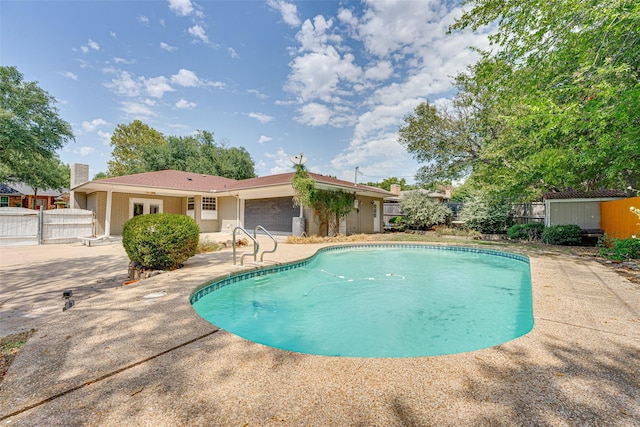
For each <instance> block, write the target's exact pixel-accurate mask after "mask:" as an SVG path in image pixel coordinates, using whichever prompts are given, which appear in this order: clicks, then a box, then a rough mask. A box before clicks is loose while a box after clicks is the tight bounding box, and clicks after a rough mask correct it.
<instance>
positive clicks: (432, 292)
mask: <svg viewBox="0 0 640 427" xmlns="http://www.w3.org/2000/svg"><path fill="white" fill-rule="evenodd" d="M191 303H192V305H193V308H194V309H195V311H196V312H197V313H198V314H199V315H200V316H201V317H203V318H204V319H206V320H208V321H209V322H211V323H213V324H214V325H216V326H218V327H220V328H222V329H225V330H227V331H229V332H232V333H234V334H236V335H239V336H241V337H243V338H246V339H248V340H251V341H255V342H258V343H261V344H265V345H268V346H271V347H276V348H280V349H285V350H290V351H295V352H302V353H311V354H318V355H328V356H350V357H418V356H435V355H443V354H454V353H461V352H467V351H472V350H477V349H481V348H486V347H491V346H494V345H497V344H501V343H504V342H506V341H510V340H512V339H514V338H517V337H519V336H522V335H524V334H526V333H527V332H529V331H530V330H531V329H532V327H533V313H532V301H531V276H530V269H529V259H528V258H527V257H525V256H522V255H517V254H512V253H509V252H500V251H493V250H485V249H479V248H468V247H460V246H440V245H438V246H433V245H408V244H375V245H365V244H361V245H349V246H335V247H330V248H325V249H321V250H320V251H318V253H316V255H314V256H313V257H311V258H309V259H306V260H302V261H300V262H297V263H292V264H289V265H284V266H278V267H271V268H267V269H263V270H255V271H251V272H246V273H242V274H238V275H236V276H232V277H228V278H225V279H222V280H218V281H216V282H213V283H211V284H209V285H206V286H204V287H202V288H200V289H198V290H197V291H196V292H194V293H193V294H192V296H191Z"/></svg>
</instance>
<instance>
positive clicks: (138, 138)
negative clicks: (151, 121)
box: [107, 120, 167, 176]
mask: <svg viewBox="0 0 640 427" xmlns="http://www.w3.org/2000/svg"><path fill="white" fill-rule="evenodd" d="M166 145H167V140H166V139H165V137H164V136H163V135H162V134H161V133H160V132H158V131H157V130H155V129H153V128H151V127H150V126H148V125H146V124H144V123H143V122H141V121H140V120H134V121H133V122H131V123H129V124H128V125H122V124H121V125H118V126H116V129H115V131H114V132H113V135H112V136H111V147H112V151H111V157H112V160H109V161H108V162H107V163H108V172H107V173H108V174H109V176H122V175H130V174H134V173H141V172H149V169H147V167H146V165H145V155H146V153H147V151H152V150H154V149H159V147H161V146H166Z"/></svg>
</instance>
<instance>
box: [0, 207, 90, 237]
mask: <svg viewBox="0 0 640 427" xmlns="http://www.w3.org/2000/svg"><path fill="white" fill-rule="evenodd" d="M93 226H94V214H93V212H92V211H87V210H83V209H52V210H46V211H43V210H39V211H34V210H31V209H25V208H0V246H21V245H42V244H51V243H71V242H77V241H78V237H88V236H92V235H93Z"/></svg>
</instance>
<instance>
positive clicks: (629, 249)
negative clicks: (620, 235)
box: [598, 235, 640, 261]
mask: <svg viewBox="0 0 640 427" xmlns="http://www.w3.org/2000/svg"><path fill="white" fill-rule="evenodd" d="M598 246H599V247H600V255H602V256H604V257H607V258H609V259H613V260H616V261H624V260H628V259H640V239H634V238H631V237H630V238H627V239H616V238H612V239H609V238H608V237H607V236H606V235H605V236H602V238H601V239H600V240H599V241H598Z"/></svg>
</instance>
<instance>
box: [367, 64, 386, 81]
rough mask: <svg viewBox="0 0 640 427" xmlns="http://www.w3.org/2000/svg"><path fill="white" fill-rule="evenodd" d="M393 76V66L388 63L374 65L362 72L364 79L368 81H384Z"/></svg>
mask: <svg viewBox="0 0 640 427" xmlns="http://www.w3.org/2000/svg"><path fill="white" fill-rule="evenodd" d="M392 74H393V65H391V62H390V61H381V62H379V63H377V64H374V65H373V66H371V67H370V68H367V70H366V71H365V72H364V77H365V78H366V79H369V80H386V79H388V78H389V77H391V75H392Z"/></svg>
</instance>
